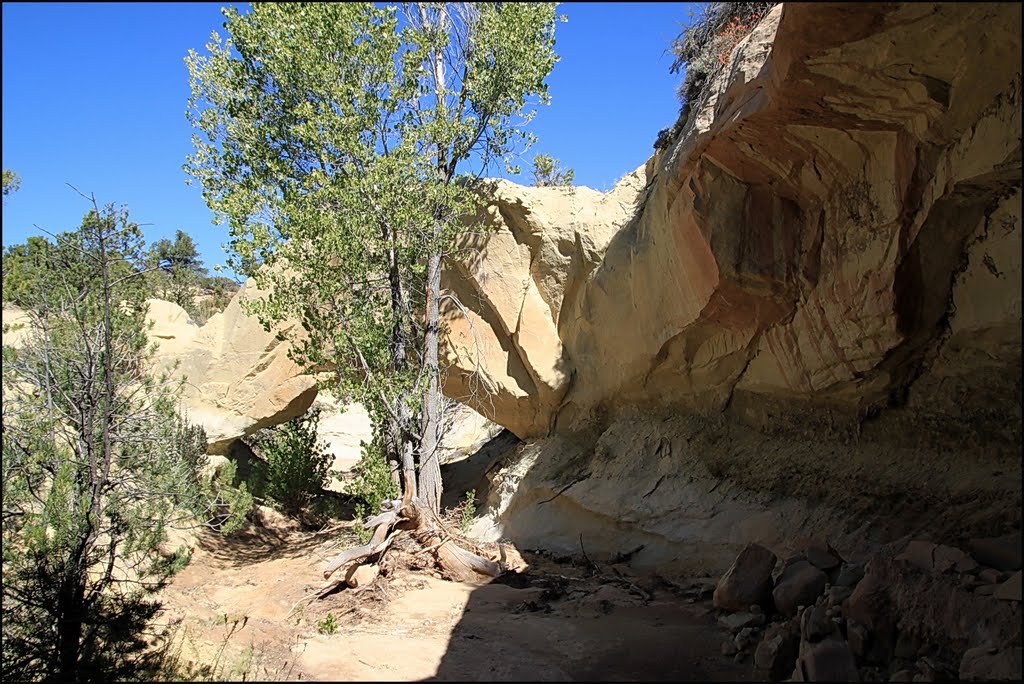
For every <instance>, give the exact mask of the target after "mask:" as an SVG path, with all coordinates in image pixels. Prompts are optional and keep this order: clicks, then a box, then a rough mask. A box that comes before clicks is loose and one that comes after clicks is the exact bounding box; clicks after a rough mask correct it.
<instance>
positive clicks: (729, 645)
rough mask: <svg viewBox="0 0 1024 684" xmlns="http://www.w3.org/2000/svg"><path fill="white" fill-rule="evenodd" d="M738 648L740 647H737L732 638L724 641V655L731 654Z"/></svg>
mask: <svg viewBox="0 0 1024 684" xmlns="http://www.w3.org/2000/svg"><path fill="white" fill-rule="evenodd" d="M738 650H739V649H738V648H736V644H734V643H733V642H732V641H731V640H729V641H723V642H722V655H725V656H731V655H733V654H734V653H736V652H737V651H738Z"/></svg>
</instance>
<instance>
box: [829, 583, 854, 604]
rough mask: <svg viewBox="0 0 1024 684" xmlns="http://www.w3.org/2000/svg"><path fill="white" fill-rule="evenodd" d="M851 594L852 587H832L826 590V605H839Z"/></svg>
mask: <svg viewBox="0 0 1024 684" xmlns="http://www.w3.org/2000/svg"><path fill="white" fill-rule="evenodd" d="M852 594H853V588H852V587H832V588H831V589H829V590H828V605H830V606H839V605H842V603H843V601H845V600H846V599H848V598H850V596H851V595H852Z"/></svg>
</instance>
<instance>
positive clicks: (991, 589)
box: [974, 584, 996, 596]
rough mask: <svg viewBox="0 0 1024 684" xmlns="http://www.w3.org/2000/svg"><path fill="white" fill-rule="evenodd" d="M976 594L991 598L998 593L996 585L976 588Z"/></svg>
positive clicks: (984, 585)
mask: <svg viewBox="0 0 1024 684" xmlns="http://www.w3.org/2000/svg"><path fill="white" fill-rule="evenodd" d="M974 593H975V594H978V595H979V596H991V595H992V594H994V593H996V585H994V584H982V585H981V586H978V587H974Z"/></svg>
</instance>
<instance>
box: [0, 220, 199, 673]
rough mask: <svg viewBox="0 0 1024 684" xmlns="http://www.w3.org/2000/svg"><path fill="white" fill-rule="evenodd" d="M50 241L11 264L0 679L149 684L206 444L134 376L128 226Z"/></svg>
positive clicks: (140, 333) (136, 248)
mask: <svg viewBox="0 0 1024 684" xmlns="http://www.w3.org/2000/svg"><path fill="white" fill-rule="evenodd" d="M54 238H55V242H54V243H50V246H49V247H46V248H41V249H40V250H39V254H38V255H36V254H35V253H34V250H31V251H30V253H29V254H20V255H16V256H20V257H21V258H22V262H21V263H20V264H19V265H20V266H22V267H24V269H23V271H24V272H27V273H28V274H29V277H28V278H27V281H28V282H30V283H32V285H31V286H26V287H25V288H24V289H23V290H22V295H21V296H23V298H24V299H23V300H22V301H23V302H24V303H25V304H26V306H27V309H28V311H29V312H30V314H31V321H32V322H31V326H30V335H31V337H30V339H29V340H28V341H27V343H26V344H25V345H24V346H23V347H22V348H20V349H18V350H17V351H15V350H13V349H10V348H5V349H4V364H3V427H4V429H3V433H2V452H3V501H4V518H3V598H4V620H3V664H2V668H3V672H2V674H3V678H4V679H5V680H6V679H9V678H11V679H40V678H54V679H60V680H69V681H70V680H74V681H98V680H103V681H108V680H112V679H125V678H130V677H138V676H143V677H144V676H146V672H148V670H147V668H149V667H150V665H151V664H152V663H151V657H150V656H151V654H150V652H149V645H148V643H147V640H146V636H147V633H148V625H149V623H150V622H151V620H152V618H153V617H154V616H155V615H156V613H157V612H158V611H159V607H160V606H159V603H158V602H156V601H155V600H154V599H153V594H154V593H155V592H156V591H158V590H159V589H160V588H161V587H163V586H164V585H165V583H166V582H167V580H168V579H169V578H170V576H171V575H173V574H174V572H176V571H177V570H178V569H179V568H180V567H182V566H183V565H184V564H185V563H186V562H187V560H188V556H187V554H185V553H183V552H182V551H181V550H179V551H169V550H167V549H162V548H161V545H162V544H163V543H164V542H165V539H166V530H167V528H168V527H169V526H172V525H179V524H188V523H189V522H190V521H191V519H192V516H191V514H190V513H189V512H188V511H187V510H186V509H187V508H188V507H189V506H188V505H187V502H188V501H190V500H191V499H192V498H194V497H196V496H199V493H198V492H197V490H196V487H195V469H196V468H195V466H196V462H197V453H196V452H198V451H199V450H200V449H201V448H202V449H205V438H204V437H203V436H202V435H201V432H197V431H196V429H195V428H193V427H192V426H189V425H188V424H187V422H186V421H185V420H184V419H182V418H181V417H180V416H179V415H178V414H177V401H176V396H175V393H176V391H177V388H178V386H179V385H177V384H175V383H172V382H170V380H169V379H168V378H167V377H159V378H154V377H152V376H150V375H149V374H148V373H147V372H146V371H145V368H146V365H147V364H146V358H147V355H148V354H149V351H150V348H149V347H148V344H147V340H146V334H145V324H144V319H145V303H144V297H145V289H144V288H143V287H142V286H141V284H140V281H141V280H142V278H141V277H136V276H139V275H140V273H141V268H140V267H139V263H140V261H141V255H142V249H141V234H140V233H139V230H138V226H137V225H136V224H134V223H132V222H130V221H129V220H128V216H127V213H126V212H124V211H123V210H117V209H115V208H113V207H107V208H105V209H104V210H103V211H100V210H99V208H98V207H95V205H94V209H93V210H92V211H90V212H89V213H88V214H87V215H86V216H85V218H84V219H83V221H82V225H81V226H80V228H79V229H78V230H77V231H73V232H69V233H63V234H60V235H56V236H54ZM30 244H31V242H30ZM36 256H38V257H39V258H36ZM5 270H6V264H5ZM5 275H6V273H5ZM5 285H6V283H5ZM5 290H6V287H5Z"/></svg>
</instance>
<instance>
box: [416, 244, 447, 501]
mask: <svg viewBox="0 0 1024 684" xmlns="http://www.w3.org/2000/svg"><path fill="white" fill-rule="evenodd" d="M426 294H427V298H426V311H425V313H426V324H427V325H426V334H425V335H424V338H423V372H424V374H425V376H426V378H427V389H426V393H425V394H424V396H423V430H422V439H421V441H420V474H419V488H418V489H419V496H420V499H421V500H422V501H423V503H424V505H426V507H427V508H428V509H429V510H430V511H431V512H432V513H437V512H438V511H440V510H441V490H442V487H441V466H440V464H439V463H438V460H437V457H438V453H437V447H438V443H439V442H440V439H441V386H440V378H439V375H440V373H439V367H438V355H437V347H438V337H439V328H440V315H439V311H438V298H439V297H440V295H441V254H440V253H438V252H434V253H433V254H431V255H430V257H429V258H428V260H427V292H426Z"/></svg>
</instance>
